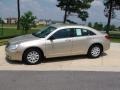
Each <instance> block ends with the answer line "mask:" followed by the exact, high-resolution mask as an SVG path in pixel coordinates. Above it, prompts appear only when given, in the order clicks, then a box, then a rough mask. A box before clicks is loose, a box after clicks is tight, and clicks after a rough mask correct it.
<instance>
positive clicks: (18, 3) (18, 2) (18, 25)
mask: <svg viewBox="0 0 120 90" xmlns="http://www.w3.org/2000/svg"><path fill="white" fill-rule="evenodd" d="M17 10H18V22H17V30H19V29H20V0H17Z"/></svg>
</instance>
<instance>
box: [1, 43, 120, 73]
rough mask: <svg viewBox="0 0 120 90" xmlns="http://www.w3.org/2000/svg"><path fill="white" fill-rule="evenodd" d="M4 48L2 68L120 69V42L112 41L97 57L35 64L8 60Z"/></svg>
mask: <svg viewBox="0 0 120 90" xmlns="http://www.w3.org/2000/svg"><path fill="white" fill-rule="evenodd" d="M4 48H5V46H1V47H0V70H37V71H50V70H52V71H56V70H67V71H68V70H70V71H71V70H74V71H116V72H117V71H120V43H112V44H111V48H110V50H108V51H106V52H105V53H104V54H103V55H102V56H101V57H100V58H97V59H89V58H87V57H86V56H73V57H64V58H54V59H47V60H46V61H45V62H43V63H42V64H39V65H33V66H32V65H24V64H23V63H21V62H10V61H6V60H5V51H4Z"/></svg>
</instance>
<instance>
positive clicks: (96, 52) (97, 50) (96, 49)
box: [88, 45, 103, 58]
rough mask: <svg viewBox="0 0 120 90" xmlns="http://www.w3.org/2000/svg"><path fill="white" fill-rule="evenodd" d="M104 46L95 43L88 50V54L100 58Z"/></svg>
mask: <svg viewBox="0 0 120 90" xmlns="http://www.w3.org/2000/svg"><path fill="white" fill-rule="evenodd" d="M102 51H103V50H102V47H101V46H100V45H93V46H91V47H90V49H89V51H88V56H89V57H90V58H98V57H100V55H101V53H102Z"/></svg>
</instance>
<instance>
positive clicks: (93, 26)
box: [88, 22, 120, 31]
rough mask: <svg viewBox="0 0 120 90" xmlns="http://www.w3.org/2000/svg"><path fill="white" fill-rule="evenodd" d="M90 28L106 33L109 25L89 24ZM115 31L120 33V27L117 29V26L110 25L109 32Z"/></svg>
mask: <svg viewBox="0 0 120 90" xmlns="http://www.w3.org/2000/svg"><path fill="white" fill-rule="evenodd" d="M88 26H89V27H92V28H94V29H97V30H100V31H106V29H108V28H107V25H104V24H103V23H98V22H95V23H91V22H89V23H88ZM115 30H119V31H120V26H119V27H116V26H115V25H110V28H109V31H115Z"/></svg>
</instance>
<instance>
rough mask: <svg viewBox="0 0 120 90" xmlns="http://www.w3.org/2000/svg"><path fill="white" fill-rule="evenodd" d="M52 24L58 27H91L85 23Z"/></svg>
mask: <svg viewBox="0 0 120 90" xmlns="http://www.w3.org/2000/svg"><path fill="white" fill-rule="evenodd" d="M51 26H53V27H56V28H61V27H70V26H73V27H81V28H90V27H88V26H83V25H78V24H52V25H51Z"/></svg>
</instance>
